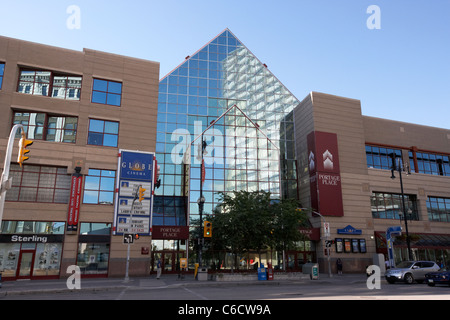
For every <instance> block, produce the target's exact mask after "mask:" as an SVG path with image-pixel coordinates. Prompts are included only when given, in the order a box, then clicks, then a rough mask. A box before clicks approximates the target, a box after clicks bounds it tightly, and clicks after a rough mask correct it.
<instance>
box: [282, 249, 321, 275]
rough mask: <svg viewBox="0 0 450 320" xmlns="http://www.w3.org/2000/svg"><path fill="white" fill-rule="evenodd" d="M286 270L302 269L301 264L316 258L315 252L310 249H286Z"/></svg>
mask: <svg viewBox="0 0 450 320" xmlns="http://www.w3.org/2000/svg"><path fill="white" fill-rule="evenodd" d="M285 258H286V270H287V271H297V272H299V271H302V270H303V265H304V264H305V263H308V262H313V261H315V260H316V258H315V253H314V252H311V251H287V252H286V256H285Z"/></svg>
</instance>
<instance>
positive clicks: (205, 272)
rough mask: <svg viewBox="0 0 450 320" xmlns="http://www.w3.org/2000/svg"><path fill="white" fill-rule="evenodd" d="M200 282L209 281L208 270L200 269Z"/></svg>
mask: <svg viewBox="0 0 450 320" xmlns="http://www.w3.org/2000/svg"><path fill="white" fill-rule="evenodd" d="M197 280H198V281H208V268H199V269H198V277H197Z"/></svg>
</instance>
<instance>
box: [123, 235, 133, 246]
mask: <svg viewBox="0 0 450 320" xmlns="http://www.w3.org/2000/svg"><path fill="white" fill-rule="evenodd" d="M133 242H134V234H131V233H124V234H123V244H131V243H133Z"/></svg>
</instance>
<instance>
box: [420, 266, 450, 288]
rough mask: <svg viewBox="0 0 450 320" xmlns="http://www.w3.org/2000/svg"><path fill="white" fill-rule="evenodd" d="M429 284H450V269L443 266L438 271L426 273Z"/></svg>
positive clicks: (432, 285)
mask: <svg viewBox="0 0 450 320" xmlns="http://www.w3.org/2000/svg"><path fill="white" fill-rule="evenodd" d="M425 280H426V281H427V283H428V285H429V286H431V287H434V286H435V285H436V284H446V285H449V286H450V269H449V268H441V269H439V271H437V272H430V273H427V274H426V275H425Z"/></svg>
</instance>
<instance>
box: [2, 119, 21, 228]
mask: <svg viewBox="0 0 450 320" xmlns="http://www.w3.org/2000/svg"><path fill="white" fill-rule="evenodd" d="M19 129H21V130H22V132H23V126H22V125H21V124H16V125H15V126H14V127H13V128H12V129H11V133H10V134H9V140H8V147H7V148H6V156H5V163H4V165H3V173H2V178H1V180H0V182H1V183H0V228H1V226H2V220H3V209H4V207H5V198H6V191H8V190H9V189H10V188H11V183H12V178H9V168H10V165H11V157H12V151H13V149H14V139H15V137H16V133H17V131H18V130H19ZM0 232H1V229H0Z"/></svg>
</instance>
